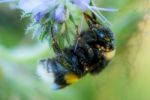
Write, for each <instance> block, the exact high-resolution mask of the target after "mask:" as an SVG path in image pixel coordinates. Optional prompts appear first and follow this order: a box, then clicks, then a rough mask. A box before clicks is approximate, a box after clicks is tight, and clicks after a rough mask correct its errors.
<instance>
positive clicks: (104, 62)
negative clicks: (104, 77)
mask: <svg viewBox="0 0 150 100" xmlns="http://www.w3.org/2000/svg"><path fill="white" fill-rule="evenodd" d="M108 62H109V61H108V60H106V59H105V58H104V57H101V58H99V61H98V62H97V63H96V64H94V65H92V66H91V67H90V68H91V69H90V73H91V74H93V75H94V74H98V73H99V72H101V71H102V70H103V69H104V68H105V67H106V65H107V64H108Z"/></svg>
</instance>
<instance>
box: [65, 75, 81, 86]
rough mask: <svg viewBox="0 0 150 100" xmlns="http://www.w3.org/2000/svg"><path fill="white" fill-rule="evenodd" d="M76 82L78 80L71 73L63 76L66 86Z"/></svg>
mask: <svg viewBox="0 0 150 100" xmlns="http://www.w3.org/2000/svg"><path fill="white" fill-rule="evenodd" d="M78 80H79V77H78V76H77V75H75V74H73V73H68V74H67V75H65V81H66V83H68V84H72V83H75V82H77V81H78Z"/></svg>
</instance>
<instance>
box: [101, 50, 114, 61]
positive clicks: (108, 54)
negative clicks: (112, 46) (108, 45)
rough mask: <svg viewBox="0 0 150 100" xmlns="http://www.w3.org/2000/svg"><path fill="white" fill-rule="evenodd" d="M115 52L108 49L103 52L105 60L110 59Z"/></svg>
mask: <svg viewBox="0 0 150 100" xmlns="http://www.w3.org/2000/svg"><path fill="white" fill-rule="evenodd" d="M115 53H116V50H112V51H108V52H105V53H104V56H105V58H106V59H107V60H111V59H112V58H113V57H114V55H115Z"/></svg>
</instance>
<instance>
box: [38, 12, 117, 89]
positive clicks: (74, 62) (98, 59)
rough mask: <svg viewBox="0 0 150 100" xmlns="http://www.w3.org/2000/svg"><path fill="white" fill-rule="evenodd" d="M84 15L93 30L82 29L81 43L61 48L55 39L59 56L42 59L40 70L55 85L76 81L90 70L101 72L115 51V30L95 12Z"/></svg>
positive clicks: (60, 85)
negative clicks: (105, 25)
mask: <svg viewBox="0 0 150 100" xmlns="http://www.w3.org/2000/svg"><path fill="white" fill-rule="evenodd" d="M84 17H85V19H86V22H87V24H88V25H89V30H87V31H83V32H81V34H80V35H79V36H78V37H77V39H76V41H77V44H76V43H75V44H74V45H73V46H71V47H69V48H65V49H63V50H61V49H60V48H59V46H58V44H57V41H56V40H55V39H54V43H53V48H54V51H55V53H56V57H55V58H52V59H45V60H41V61H40V64H39V67H38V71H37V72H38V74H39V75H40V76H41V78H42V79H44V80H51V81H52V82H53V83H54V84H53V87H52V88H53V89H61V88H64V87H66V86H68V85H70V84H72V83H75V82H77V81H78V80H79V79H80V78H81V77H83V76H84V75H86V74H87V73H90V74H97V73H99V72H100V71H101V70H102V69H104V68H105V67H106V66H107V64H108V62H109V61H110V60H111V59H112V57H113V56H114V55H115V46H114V41H115V39H114V34H113V32H112V31H111V30H110V29H109V28H107V27H104V26H103V25H101V24H100V23H98V22H97V21H96V19H95V18H96V17H95V16H94V15H93V16H92V17H91V16H90V15H88V14H86V13H84ZM52 36H53V35H52Z"/></svg>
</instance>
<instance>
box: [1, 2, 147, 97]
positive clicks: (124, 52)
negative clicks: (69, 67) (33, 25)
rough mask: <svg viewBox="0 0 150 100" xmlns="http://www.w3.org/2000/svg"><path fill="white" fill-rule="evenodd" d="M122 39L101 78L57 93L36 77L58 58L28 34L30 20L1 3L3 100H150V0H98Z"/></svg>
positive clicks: (89, 77) (118, 36)
mask: <svg viewBox="0 0 150 100" xmlns="http://www.w3.org/2000/svg"><path fill="white" fill-rule="evenodd" d="M97 4H98V5H99V6H100V7H113V8H117V9H119V11H118V12H116V13H108V12H105V13H103V14H104V15H105V16H106V17H107V18H108V19H109V20H110V21H111V22H112V24H113V25H112V27H111V29H112V30H113V32H114V33H115V36H116V47H117V53H116V56H115V57H114V59H113V60H112V61H111V63H110V64H109V65H108V66H107V68H106V69H104V70H103V71H102V72H101V73H100V74H98V75H96V76H91V75H87V76H86V77H84V78H82V79H81V80H80V81H79V82H77V83H75V84H73V85H71V86H69V87H67V88H65V89H63V90H59V91H51V90H50V88H49V87H50V86H49V85H48V84H45V83H43V82H42V81H41V80H40V79H39V77H38V76H37V75H36V65H37V63H38V61H39V60H40V59H42V58H46V57H50V56H54V54H53V53H51V52H49V51H51V49H49V48H48V46H47V44H46V43H45V42H42V43H40V42H39V41H37V39H32V35H31V34H27V35H26V34H24V32H25V28H26V26H27V25H28V23H29V21H30V20H29V19H27V18H26V19H21V17H20V15H21V12H20V11H19V10H10V9H9V7H8V5H7V4H0V100H150V53H149V51H150V12H149V11H150V0H113V1H112V0H97Z"/></svg>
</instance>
